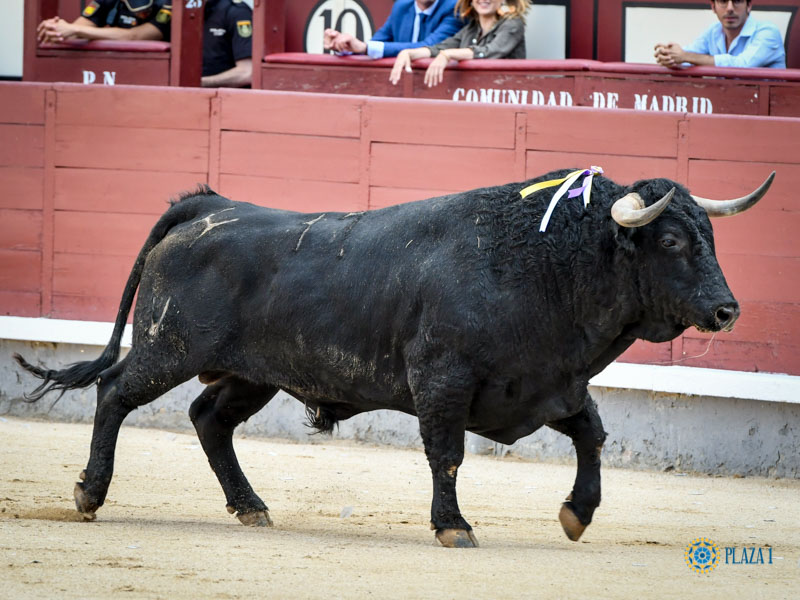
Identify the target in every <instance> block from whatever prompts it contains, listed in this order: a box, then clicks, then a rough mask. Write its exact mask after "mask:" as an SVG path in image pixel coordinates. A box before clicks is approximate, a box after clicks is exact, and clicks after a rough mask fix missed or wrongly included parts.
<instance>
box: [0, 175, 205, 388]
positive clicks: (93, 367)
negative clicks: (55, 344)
mask: <svg viewBox="0 0 800 600" xmlns="http://www.w3.org/2000/svg"><path fill="white" fill-rule="evenodd" d="M206 194H213V192H212V191H211V190H209V189H208V188H201V190H200V193H199V194H198V195H206ZM195 197H196V196H191V195H190V196H188V197H186V198H185V199H181V201H179V202H176V203H174V204H173V206H172V207H171V208H170V209H169V210H168V211H167V212H165V213H164V215H163V216H162V217H161V218H160V219H159V220H158V222H157V223H156V224H155V226H154V227H153V229H152V231H150V235H149V236H148V237H147V241H146V242H145V243H144V246H143V247H142V249H141V250H140V251H139V255H138V256H137V257H136V262H135V263H134V264H133V269H132V270H131V274H130V275H129V276H128V282H127V283H126V284H125V290H124V291H123V293H122V299H121V300H120V304H119V310H118V311H117V319H116V321H115V322H114V331H113V333H112V334H111V340H109V342H108V345H106V347H105V349H104V350H103V353H102V354H101V355H100V356H99V357H98V358H97V359H96V360H87V361H82V362H76V363H73V364H71V365H69V366H67V367H66V368H64V369H61V370H58V371H56V370H52V369H46V368H41V367H36V366H34V365H32V364H30V363H29V362H28V361H26V360H25V359H24V358H23V357H22V356H20V355H19V354H14V359H15V360H16V361H17V362H18V363H19V364H20V366H22V368H24V369H25V370H26V371H29V372H30V373H32V374H33V375H35V376H36V377H38V378H39V379H42V383H41V385H39V387H37V388H36V389H35V390H33V391H32V392H31V393H30V394H26V395H25V398H26V399H27V400H29V401H31V402H35V401H36V400H39V399H40V398H42V396H44V395H45V394H47V393H48V392H53V391H57V390H61V394H63V393H64V392H65V391H67V390H74V389H78V388H85V387H88V386H90V385H92V384H93V383H94V382H95V381H97V378H98V376H99V375H100V373H102V372H103V371H104V370H106V369H107V368H109V367H110V366H111V365H113V364H114V363H115V362H117V360H118V359H119V350H120V344H121V342H122V333H123V331H124V329H125V322H126V321H127V320H128V314H129V313H130V310H131V306H132V305H133V299H134V297H135V296H136V290H137V288H138V287H139V281H140V280H141V278H142V271H143V270H144V264H145V261H146V260H147V255H148V254H150V251H151V250H152V249H153V248H155V247H156V245H157V244H158V243H159V242H160V241H161V240H163V239H164V238H165V237H166V236H167V234H168V233H169V232H170V230H171V229H172V228H173V227H175V226H176V225H180V224H181V223H185V222H187V221H190V220H192V219H194V218H195V217H196V216H197V215H198V213H199V212H200V210H201V208H202V203H200V202H191V201H187V200H191V199H193V198H195ZM59 397H60V396H59Z"/></svg>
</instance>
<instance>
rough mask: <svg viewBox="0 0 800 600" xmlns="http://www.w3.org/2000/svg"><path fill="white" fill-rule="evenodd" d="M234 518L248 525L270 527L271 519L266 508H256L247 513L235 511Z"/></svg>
mask: <svg viewBox="0 0 800 600" xmlns="http://www.w3.org/2000/svg"><path fill="white" fill-rule="evenodd" d="M236 518H237V519H239V521H240V522H241V523H242V525H247V526H248V527H272V519H270V518H269V511H268V510H257V511H255V512H249V513H237V514H236Z"/></svg>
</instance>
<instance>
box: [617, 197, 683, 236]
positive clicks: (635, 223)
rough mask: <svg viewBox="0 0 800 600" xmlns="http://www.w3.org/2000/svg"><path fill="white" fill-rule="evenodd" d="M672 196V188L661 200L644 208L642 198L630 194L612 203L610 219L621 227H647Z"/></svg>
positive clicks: (665, 206)
mask: <svg viewBox="0 0 800 600" xmlns="http://www.w3.org/2000/svg"><path fill="white" fill-rule="evenodd" d="M674 195H675V188H672V189H671V190H670V191H668V192H667V193H666V194H665V195H664V197H663V198H661V200H659V201H658V202H656V203H654V204H651V205H650V206H645V204H644V200H642V197H641V196H640V195H639V194H637V193H636V192H631V193H630V194H627V195H625V196H623V197H622V198H620V199H619V200H617V201H616V202H614V205H613V206H612V207H611V218H612V219H614V220H615V221H616V222H617V223H619V224H620V225H622V226H623V227H641V226H642V225H647V224H648V223H649V222H650V221H652V220H653V219H655V218H656V217H657V216H658V215H660V214H661V213H662V212H663V211H664V209H665V208H667V204H669V202H670V200H672V197H673V196H674Z"/></svg>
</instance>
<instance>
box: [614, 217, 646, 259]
mask: <svg viewBox="0 0 800 600" xmlns="http://www.w3.org/2000/svg"><path fill="white" fill-rule="evenodd" d="M607 223H608V225H607V226H608V227H609V229H610V230H611V236H612V238H613V239H614V243H615V244H616V246H617V249H618V250H619V251H621V252H624V253H625V254H628V255H631V256H632V255H633V254H634V253H635V252H636V242H635V239H634V237H639V236H638V229H633V228H630V227H623V226H622V225H620V224H618V223H617V222H616V221H614V220H613V219H611V218H609V219H608V222H607Z"/></svg>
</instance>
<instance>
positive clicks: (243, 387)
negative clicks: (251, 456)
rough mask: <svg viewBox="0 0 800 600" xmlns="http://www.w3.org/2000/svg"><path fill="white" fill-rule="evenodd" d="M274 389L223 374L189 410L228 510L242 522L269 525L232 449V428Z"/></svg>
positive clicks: (263, 505) (258, 406) (257, 409)
mask: <svg viewBox="0 0 800 600" xmlns="http://www.w3.org/2000/svg"><path fill="white" fill-rule="evenodd" d="M277 391H278V388H276V387H273V386H269V385H257V384H254V383H250V382H247V381H244V380H242V379H238V378H236V377H232V376H231V377H226V378H224V379H222V380H220V381H218V382H217V383H215V384H213V385H210V386H209V387H207V388H206V389H205V391H204V392H203V393H202V394H200V396H198V398H197V399H196V400H195V401H194V402H193V403H192V406H191V408H190V409H189V416H190V417H191V419H192V423H194V427H195V429H196V430H197V437H199V438H200V443H201V444H202V446H203V450H205V453H206V456H208V462H209V464H210V465H211V469H212V470H213V471H214V473H215V474H216V476H217V479H219V482H220V485H222V490H223V491H224V492H225V498H226V500H227V508H228V512H230V513H236V516H237V517H238V519H239V520H240V521H241V522H242V523H244V524H245V525H253V526H266V525H272V520H271V519H270V518H269V510H268V509H267V505H266V504H264V502H263V501H262V500H261V498H259V497H258V496H257V495H256V493H255V492H254V491H253V488H252V487H250V483H249V482H248V481H247V478H246V477H245V476H244V473H242V469H241V467H240V466H239V461H238V460H237V458H236V453H235V452H234V450H233V430H234V429H235V428H236V426H237V425H239V424H240V423H242V422H244V421H246V420H247V419H248V418H250V417H251V416H252V415H254V414H255V413H257V412H258V411H259V410H261V409H262V408H263V407H264V405H266V404H267V402H269V401H270V400H271V399H272V397H273V396H274V395H275V394H276V393H277Z"/></svg>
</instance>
